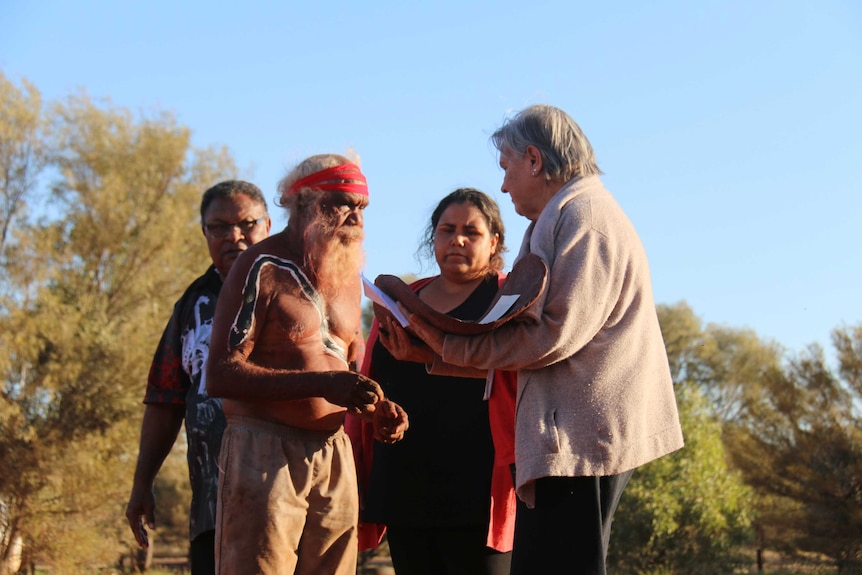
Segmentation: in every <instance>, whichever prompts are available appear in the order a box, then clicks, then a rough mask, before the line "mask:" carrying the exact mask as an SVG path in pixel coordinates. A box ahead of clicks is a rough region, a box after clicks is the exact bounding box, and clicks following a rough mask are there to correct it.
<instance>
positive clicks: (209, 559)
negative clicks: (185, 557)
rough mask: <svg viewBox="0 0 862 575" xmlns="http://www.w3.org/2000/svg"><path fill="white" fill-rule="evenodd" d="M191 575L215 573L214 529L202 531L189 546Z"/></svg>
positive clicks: (210, 574)
mask: <svg viewBox="0 0 862 575" xmlns="http://www.w3.org/2000/svg"><path fill="white" fill-rule="evenodd" d="M189 563H190V564H191V568H190V571H191V575H214V574H215V531H214V530H213V531H204V532H203V533H201V534H200V535H198V536H197V537H195V538H194V539H192V542H191V545H190V546H189Z"/></svg>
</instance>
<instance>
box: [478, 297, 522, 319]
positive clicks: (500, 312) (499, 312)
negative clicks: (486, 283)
mask: <svg viewBox="0 0 862 575" xmlns="http://www.w3.org/2000/svg"><path fill="white" fill-rule="evenodd" d="M519 297H521V294H514V295H501V296H500V299H498V300H497V303H495V304H494V307H493V308H491V311H489V312H488V313H486V314H485V317H483V318H482V319H480V320H479V323H491V322H494V321H497V320H498V319H500V318H501V317H503V316H504V315H506V312H507V311H509V308H511V307H512V306H513V305H515V302H516V301H518V298H519Z"/></svg>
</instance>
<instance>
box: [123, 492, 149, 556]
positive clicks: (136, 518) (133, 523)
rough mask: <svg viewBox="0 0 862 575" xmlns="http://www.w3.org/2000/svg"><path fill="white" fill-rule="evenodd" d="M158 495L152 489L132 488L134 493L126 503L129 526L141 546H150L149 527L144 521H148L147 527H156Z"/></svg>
mask: <svg viewBox="0 0 862 575" xmlns="http://www.w3.org/2000/svg"><path fill="white" fill-rule="evenodd" d="M155 509H156V497H155V495H153V490H152V489H143V490H140V491H139V490H136V489H133V490H132V495H131V496H130V497H129V503H128V505H126V519H128V520H129V527H131V528H132V533H133V534H134V536H135V541H137V542H138V545H140V546H141V547H149V545H150V540H149V537H147V529H146V527H144V521H143V520H146V522H147V527H149V528H150V529H155V528H156V517H155Z"/></svg>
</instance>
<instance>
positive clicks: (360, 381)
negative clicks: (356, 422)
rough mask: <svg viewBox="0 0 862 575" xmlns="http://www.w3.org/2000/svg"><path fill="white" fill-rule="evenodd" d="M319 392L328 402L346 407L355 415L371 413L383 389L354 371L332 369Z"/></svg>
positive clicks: (380, 398)
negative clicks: (321, 390) (321, 391)
mask: <svg viewBox="0 0 862 575" xmlns="http://www.w3.org/2000/svg"><path fill="white" fill-rule="evenodd" d="M331 376H332V377H331V379H330V380H329V381H328V382H327V383H326V385H325V389H324V390H323V393H322V394H321V395H322V397H323V398H324V399H325V400H326V401H328V402H329V403H332V404H335V405H340V406H342V407H346V408H347V410H348V411H349V412H350V413H353V414H355V415H363V414H369V415H370V414H371V413H373V412H374V410H375V406H376V404H377V402H378V401H381V400H382V399H383V390H382V389H380V385H379V384H378V383H377V382H376V381H374V380H373V379H371V378H368V377H365V376H364V375H361V374H359V373H356V372H355V371H333V372H332V373H331Z"/></svg>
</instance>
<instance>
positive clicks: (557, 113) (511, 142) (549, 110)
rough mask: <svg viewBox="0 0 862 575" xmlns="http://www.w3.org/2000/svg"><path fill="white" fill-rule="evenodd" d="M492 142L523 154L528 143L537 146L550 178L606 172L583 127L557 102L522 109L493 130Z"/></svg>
mask: <svg viewBox="0 0 862 575" xmlns="http://www.w3.org/2000/svg"><path fill="white" fill-rule="evenodd" d="M491 142H492V143H493V144H494V147H495V148H497V150H498V151H502V150H503V148H504V147H508V148H509V149H511V150H512V151H513V152H515V153H516V154H519V155H521V156H523V155H524V153H525V152H526V151H527V146H535V147H536V149H538V150H539V153H540V154H541V155H542V171H543V172H544V174H545V179H546V180H548V181H556V182H567V181H569V180H571V179H572V178H582V177H584V176H597V175H599V174H601V173H602V171H601V170H600V169H599V166H598V164H597V163H596V154H595V152H593V147H592V146H591V145H590V141H589V140H587V137H586V136H585V135H584V133H583V132H582V131H581V127H580V126H578V124H577V123H575V121H574V120H573V119H572V118H571V117H570V116H569V115H568V114H566V113H565V112H564V111H562V110H560V109H559V108H555V107H554V106H548V105H544V104H536V105H534V106H530V107H528V108H525V109H523V110H521V111H520V112H518V113H517V114H516V115H515V116H514V117H513V118H510V119H507V120H506V121H505V122H503V125H502V126H501V127H500V128H499V129H497V131H495V132H494V133H493V134H491Z"/></svg>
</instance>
